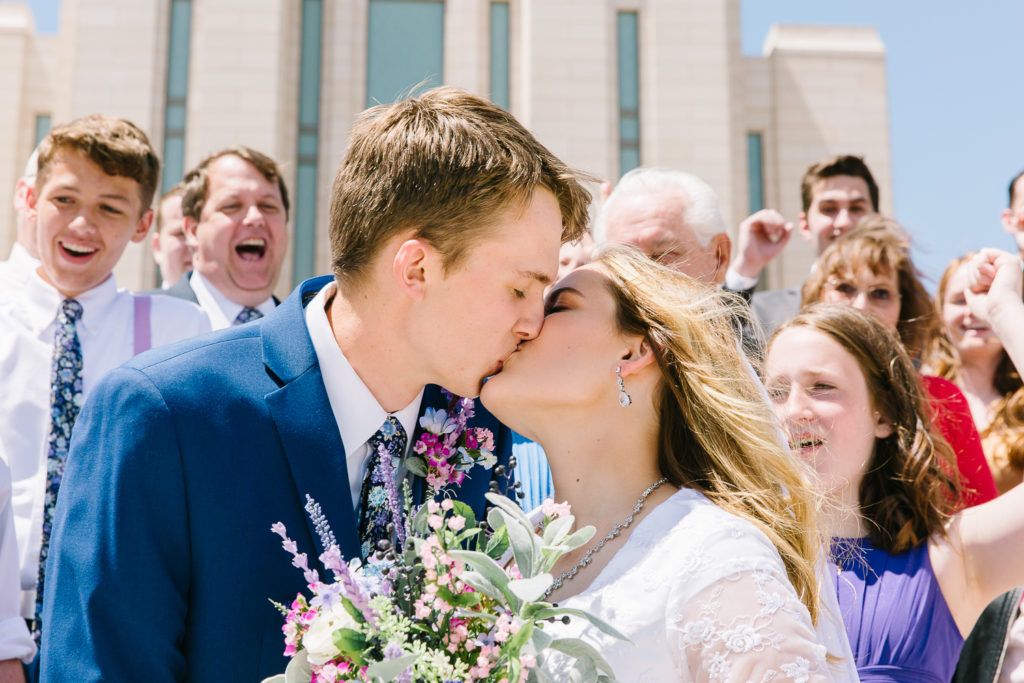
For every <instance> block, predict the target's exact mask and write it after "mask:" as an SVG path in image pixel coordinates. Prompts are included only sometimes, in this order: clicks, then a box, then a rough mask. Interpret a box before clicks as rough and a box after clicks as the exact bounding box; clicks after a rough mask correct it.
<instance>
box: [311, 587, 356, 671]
mask: <svg viewBox="0 0 1024 683" xmlns="http://www.w3.org/2000/svg"><path fill="white" fill-rule="evenodd" d="M341 628H351V629H358V628H359V624H357V623H356V620H355V619H353V618H352V615H351V614H349V613H348V612H347V611H346V610H345V608H344V607H343V606H342V604H341V602H338V603H337V604H336V605H335V606H334V607H333V608H332V609H330V610H326V611H322V612H320V614H318V615H317V617H316V618H315V619H314V620H313V622H312V623H311V624H310V625H309V629H308V630H307V631H306V632H305V633H304V634H303V635H302V648H303V649H304V650H305V651H306V653H307V654H308V655H309V663H310V664H312V665H314V666H323V665H324V664H326V663H327V662H329V661H331V660H332V659H334V658H335V657H337V656H338V655H340V654H341V650H339V649H338V648H337V647H336V646H335V645H334V638H333V635H334V632H335V631H337V630H338V629H341Z"/></svg>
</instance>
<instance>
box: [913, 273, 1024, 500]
mask: <svg viewBox="0 0 1024 683" xmlns="http://www.w3.org/2000/svg"><path fill="white" fill-rule="evenodd" d="M974 256H975V254H974V253H970V254H965V255H964V256H961V257H960V258H956V259H953V261H951V262H950V264H949V265H948V266H947V267H946V270H945V272H944V273H943V274H942V279H941V280H940V281H939V291H938V294H937V296H936V308H937V310H938V312H939V316H940V318H941V320H942V330H941V331H939V332H937V333H935V334H933V336H932V338H931V340H930V344H929V345H928V348H927V352H926V354H925V358H924V363H925V367H926V368H927V369H928V371H929V372H932V373H934V374H935V375H938V376H939V377H944V378H945V379H948V380H950V381H952V382H954V383H956V385H957V386H958V387H959V388H960V389H961V390H962V391H963V393H964V396H966V397H967V403H968V405H969V406H970V408H971V415H972V416H973V417H974V424H975V425H976V426H977V428H978V432H979V433H980V434H981V444H982V448H983V449H984V452H985V458H986V459H987V460H988V464H989V468H990V469H991V471H992V478H993V479H994V480H995V484H996V488H997V489H998V490H999V492H1000V493H1005V492H1006V491H1008V490H1010V489H1011V488H1013V487H1014V486H1016V485H1017V484H1019V483H1021V480H1022V478H1024V383H1022V382H1021V377H1020V373H1019V372H1017V369H1016V368H1015V367H1014V366H1013V363H1012V362H1010V357H1009V356H1008V355H1007V353H1006V350H1005V349H1004V348H1003V344H1002V342H1000V340H999V338H998V337H997V336H996V335H995V333H994V332H993V331H992V328H991V327H989V325H988V324H986V323H985V322H983V321H982V320H980V319H979V318H978V317H977V316H976V315H974V314H973V313H972V312H971V309H970V307H969V306H968V305H967V299H966V296H965V290H966V288H967V277H968V272H969V267H970V261H971V259H972V258H973V257H974Z"/></svg>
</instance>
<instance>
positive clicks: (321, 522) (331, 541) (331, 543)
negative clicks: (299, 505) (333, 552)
mask: <svg viewBox="0 0 1024 683" xmlns="http://www.w3.org/2000/svg"><path fill="white" fill-rule="evenodd" d="M306 514H307V515H309V521H311V522H313V528H314V529H316V534H317V536H319V537H320V545H322V546H323V547H324V548H325V549H327V548H333V547H335V546H337V545H338V541H337V540H336V539H335V538H334V532H333V531H331V525H330V524H329V523H328V522H327V518H326V517H324V512H323V510H322V509H320V503H318V502H316V501H315V500H313V497H312V496H310V495H309V494H308V493H307V494H306Z"/></svg>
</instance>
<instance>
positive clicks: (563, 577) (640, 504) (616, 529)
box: [542, 477, 668, 600]
mask: <svg viewBox="0 0 1024 683" xmlns="http://www.w3.org/2000/svg"><path fill="white" fill-rule="evenodd" d="M667 481H668V478H667V477H662V478H661V479H659V480H658V481H656V482H654V483H653V484H651V485H650V486H648V487H647V489H646V490H645V491H644V492H643V493H641V494H640V498H639V499H637V501H636V505H634V506H633V511H632V512H630V513H629V517H626V519H624V520H622V521H621V522H619V523H618V524H616V525H615V526H613V527H612V530H611V531H609V532H608V535H607V536H605V537H604V538H602V539H601V540H600V541H599V542H598V544H597V545H595V546H594V547H593V548H591V549H590V550H588V551H587V552H586V554H584V555H583V557H582V558H580V561H579V562H577V563H576V564H575V566H573V567H572V568H571V569H568V570H566V571H564V572H562V573H561V574H559V575H558V576H556V577H555V580H554V582H552V584H551V586H550V587H548V589H547V590H546V591H544V595H543V596H542V597H543V599H545V600H547V597H548V596H549V595H551V594H552V593H554V592H555V591H556V590H558V589H559V588H561V587H562V585H563V584H564V583H565V582H566V581H572V580H573V579H574V578H576V574H578V573H579V571H580V570H581V569H583V568H584V567H586V566H587V565H588V564H590V561H591V559H592V558H593V557H594V555H595V554H596V553H597V551H599V550H600V549H601V548H603V547H604V546H605V543H607V542H608V541H610V540H612V539H613V538H615V537H616V536H618V535H619V534H620V533H622V530H623V529H628V528H629V525H630V524H632V523H633V517H635V516H636V515H637V514H638V513H639V512H640V511H641V510H643V509H644V503H646V502H647V497H648V496H649V495H651V494H652V493H654V491H655V489H657V488H658V487H659V486H661V485H662V484H664V483H665V482H667Z"/></svg>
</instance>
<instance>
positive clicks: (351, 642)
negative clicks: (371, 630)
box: [331, 628, 366, 661]
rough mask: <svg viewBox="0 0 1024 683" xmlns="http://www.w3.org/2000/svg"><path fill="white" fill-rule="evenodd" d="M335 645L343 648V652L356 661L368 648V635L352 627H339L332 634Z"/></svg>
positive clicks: (340, 648)
mask: <svg viewBox="0 0 1024 683" xmlns="http://www.w3.org/2000/svg"><path fill="white" fill-rule="evenodd" d="M331 640H332V641H334V647H336V648H338V649H339V650H341V654H343V655H345V656H346V657H348V658H350V659H352V660H353V661H355V659H356V657H359V658H362V652H363V650H365V649H366V636H364V635H363V634H362V633H360V632H359V631H356V630H355V629H352V628H339V629H338V630H337V631H335V632H334V633H332V634H331Z"/></svg>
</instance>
